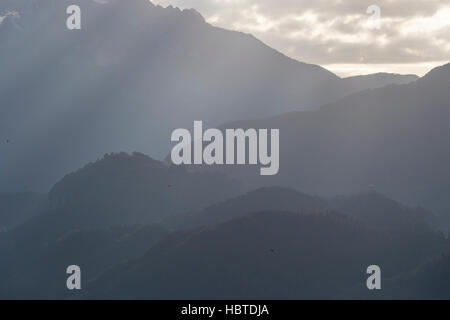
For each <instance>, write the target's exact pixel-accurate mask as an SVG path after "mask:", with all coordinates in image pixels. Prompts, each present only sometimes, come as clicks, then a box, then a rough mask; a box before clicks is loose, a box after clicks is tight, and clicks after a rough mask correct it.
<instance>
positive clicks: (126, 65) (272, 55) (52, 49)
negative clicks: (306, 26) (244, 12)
mask: <svg viewBox="0 0 450 320" xmlns="http://www.w3.org/2000/svg"><path fill="white" fill-rule="evenodd" d="M69 5H79V6H80V8H81V11H82V27H81V30H67V28H66V19H67V18H68V15H67V14H66V8H67V7H68V6H69ZM0 16H3V17H4V18H3V19H2V21H1V23H0V38H1V43H2V50H1V51H0V70H1V72H2V77H1V78H0V105H1V108H2V116H1V117H0V148H1V149H0V150H1V153H2V155H3V156H2V158H1V159H0V171H2V172H4V174H2V179H1V181H0V191H6V192H11V191H23V190H30V191H39V192H47V191H48V190H49V188H50V187H51V186H52V185H53V184H54V183H55V182H56V181H57V180H58V179H59V178H60V177H61V176H62V175H63V174H65V173H67V172H70V171H72V170H74V169H75V168H78V167H80V166H81V165H83V164H84V163H87V162H88V161H91V160H92V159H95V158H99V157H101V156H102V155H103V154H105V153H108V152H111V151H128V152H133V151H136V150H138V151H142V152H145V153H146V154H151V155H152V156H153V157H155V158H160V159H162V158H163V157H164V155H165V154H167V152H168V151H169V150H170V133H171V132H172V131H173V130H174V129H177V128H183V127H187V126H191V125H192V122H193V121H194V120H203V121H204V122H205V124H207V125H211V126H214V125H219V124H221V123H224V122H228V121H235V120H244V119H252V118H255V117H263V116H269V115H276V114H281V113H283V112H287V111H293V110H305V109H313V108H317V107H319V106H321V105H323V104H326V103H329V102H332V101H335V100H336V99H338V98H342V97H344V96H346V95H347V94H350V93H353V92H357V91H360V90H363V89H367V88H375V87H379V86H384V85H388V84H391V83H404V82H408V81H411V80H414V76H409V75H406V76H402V75H390V74H384V75H372V76H364V77H358V78H346V79H341V78H339V77H338V76H336V75H334V74H333V73H331V72H329V71H328V70H326V69H324V68H322V67H320V66H317V65H311V64H307V63H303V62H299V61H296V60H293V59H291V58H289V57H287V56H285V55H283V54H282V53H280V52H278V51H276V50H274V49H272V48H270V47H268V46H267V45H265V44H264V43H262V42H261V41H259V40H258V39H256V38H255V37H253V36H252V35H250V34H244V33H241V32H236V31H228V30H224V29H221V28H217V27H214V26H212V25H210V24H208V23H206V22H205V20H204V18H203V17H202V16H201V15H200V14H199V13H198V12H197V11H195V10H193V9H192V10H183V11H181V10H179V9H178V8H173V7H167V8H162V7H160V6H155V5H153V4H152V3H151V2H150V1H148V0H126V1H125V0H108V1H102V2H98V1H94V0H75V1H72V0H70V1H69V0H39V1H37V0H14V1H2V4H1V6H0ZM37 30H40V31H39V32H38V31H37ZM5 141H8V143H5ZM69 142H70V143H69Z"/></svg>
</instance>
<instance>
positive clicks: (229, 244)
mask: <svg viewBox="0 0 450 320" xmlns="http://www.w3.org/2000/svg"><path fill="white" fill-rule="evenodd" d="M448 248H449V243H448V241H447V242H446V241H445V240H444V239H443V238H442V237H439V236H437V235H435V234H433V233H417V234H415V235H411V236H409V237H401V236H396V235H392V236H388V237H386V236H385V235H382V236H381V235H380V234H379V233H378V232H377V231H375V230H373V229H367V228H365V227H364V226H363V225H361V224H359V223H357V222H356V221H355V220H353V219H351V218H348V217H346V216H342V215H339V214H333V213H329V214H318V213H317V214H295V213H287V212H259V213H253V214H248V215H245V216H243V217H240V218H237V219H233V220H231V221H229V222H225V223H223V224H219V225H216V226H212V227H208V228H202V229H196V230H193V231H191V232H182V233H178V234H173V235H172V236H171V237H169V238H166V239H165V240H163V241H161V242H160V243H159V244H157V245H155V246H154V247H153V248H152V249H151V250H150V251H149V252H148V253H146V254H145V255H144V256H143V257H141V258H139V259H135V260H133V261H130V262H128V263H125V264H122V265H120V266H118V267H116V268H114V269H112V270H110V271H108V272H106V273H105V274H104V275H103V276H101V277H100V278H98V279H97V280H96V281H94V282H93V283H91V284H90V285H89V287H88V288H86V290H85V291H84V292H83V293H82V295H81V297H82V298H97V299H98V298H101V299H103V298H114V299H330V298H333V297H335V296H337V295H339V294H340V293H341V292H342V291H345V290H346V289H347V288H349V287H352V286H355V285H357V284H359V283H365V280H366V269H367V267H368V266H369V265H372V264H374V263H376V264H379V265H381V266H383V272H384V275H385V276H387V277H389V276H391V277H392V276H393V275H396V274H398V273H402V272H405V271H406V270H409V269H411V268H413V267H414V266H415V265H417V264H418V263H420V261H424V260H426V259H428V258H430V257H433V256H435V255H439V254H441V253H442V252H445V250H448Z"/></svg>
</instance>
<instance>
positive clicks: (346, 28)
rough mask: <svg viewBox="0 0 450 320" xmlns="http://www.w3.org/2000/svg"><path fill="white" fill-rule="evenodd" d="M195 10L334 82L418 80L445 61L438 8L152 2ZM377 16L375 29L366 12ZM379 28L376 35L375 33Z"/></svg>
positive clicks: (400, 0) (438, 0)
mask: <svg viewBox="0 0 450 320" xmlns="http://www.w3.org/2000/svg"><path fill="white" fill-rule="evenodd" d="M152 2H153V3H154V4H159V5H162V6H167V5H173V6H176V7H180V8H182V9H184V8H195V9H197V10H198V11H199V12H200V13H201V14H202V15H203V16H204V17H205V19H206V20H207V21H208V22H209V23H211V24H213V25H216V26H220V27H224V28H227V29H232V30H238V31H242V32H248V33H252V34H253V35H255V36H256V37H257V38H259V39H261V40H263V41H264V42H265V43H267V44H268V45H269V46H271V47H274V48H276V49H278V50H280V51H281V52H283V53H284V54H286V55H288V56H290V57H292V58H295V59H298V60H300V61H305V62H308V63H314V64H320V65H322V66H324V67H326V68H328V69H329V70H331V71H333V72H335V73H337V74H338V75H340V76H350V75H356V74H368V73H375V72H395V73H403V74H405V73H414V74H417V75H419V76H422V75H424V74H425V73H426V72H428V71H429V70H430V69H432V68H433V67H436V66H438V65H442V64H444V63H446V62H448V58H449V57H450V19H448V17H449V16H450V2H448V1H443V0H416V1H413V2H411V1H408V0H377V1H372V0H371V1H361V0H346V1H342V0H318V1H310V0H282V1H279V0H152ZM371 5H376V6H378V7H379V8H380V19H379V20H378V21H379V24H377V23H376V21H377V20H373V19H376V18H375V16H374V13H367V8H368V7H369V6H371ZM377 26H379V28H377Z"/></svg>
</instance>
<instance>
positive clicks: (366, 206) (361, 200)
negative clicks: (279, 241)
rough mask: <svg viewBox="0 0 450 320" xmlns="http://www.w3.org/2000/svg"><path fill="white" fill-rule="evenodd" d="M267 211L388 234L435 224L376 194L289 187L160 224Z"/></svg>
mask: <svg viewBox="0 0 450 320" xmlns="http://www.w3.org/2000/svg"><path fill="white" fill-rule="evenodd" d="M268 210H278V211H280V210H281V211H291V212H298V213H314V212H323V211H336V212H340V213H343V214H346V215H349V216H352V217H354V218H355V219H357V220H359V221H360V222H361V223H363V224H365V225H367V226H368V227H372V228H376V229H378V230H383V231H388V232H390V233H395V232H405V231H412V232H415V231H417V230H427V229H429V228H430V227H431V226H432V225H433V222H435V221H434V219H433V218H434V216H433V214H431V213H429V212H427V211H425V210H423V209H420V208H410V207H406V206H403V205H401V204H399V203H397V202H395V201H393V200H391V199H388V198H386V197H385V196H383V195H381V194H377V193H375V192H367V193H360V194H357V195H353V196H345V197H344V196H340V197H333V198H330V199H327V198H320V197H312V196H309V195H306V194H303V193H300V192H298V191H296V190H294V189H289V188H280V187H265V188H261V189H258V190H255V191H251V192H249V193H246V194H244V195H241V196H238V197H236V198H233V199H230V200H226V201H224V202H221V203H218V204H214V205H212V206H209V207H206V208H204V209H202V210H200V211H197V212H190V213H184V214H181V215H175V216H171V217H169V218H166V219H164V222H163V223H164V225H166V226H167V227H170V228H174V229H180V228H184V229H186V228H192V227H200V226H207V225H214V224H217V223H221V222H225V221H229V220H232V219H234V218H238V217H242V216H244V215H246V214H248V213H251V212H259V211H268Z"/></svg>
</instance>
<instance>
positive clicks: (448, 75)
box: [421, 63, 450, 87]
mask: <svg viewBox="0 0 450 320" xmlns="http://www.w3.org/2000/svg"><path fill="white" fill-rule="evenodd" d="M421 80H422V81H427V82H430V81H431V82H433V83H434V84H438V85H444V86H447V87H450V63H447V64H444V65H442V66H439V67H436V68H434V69H432V70H431V71H430V72H428V73H427V74H426V75H424V76H423V78H421Z"/></svg>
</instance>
